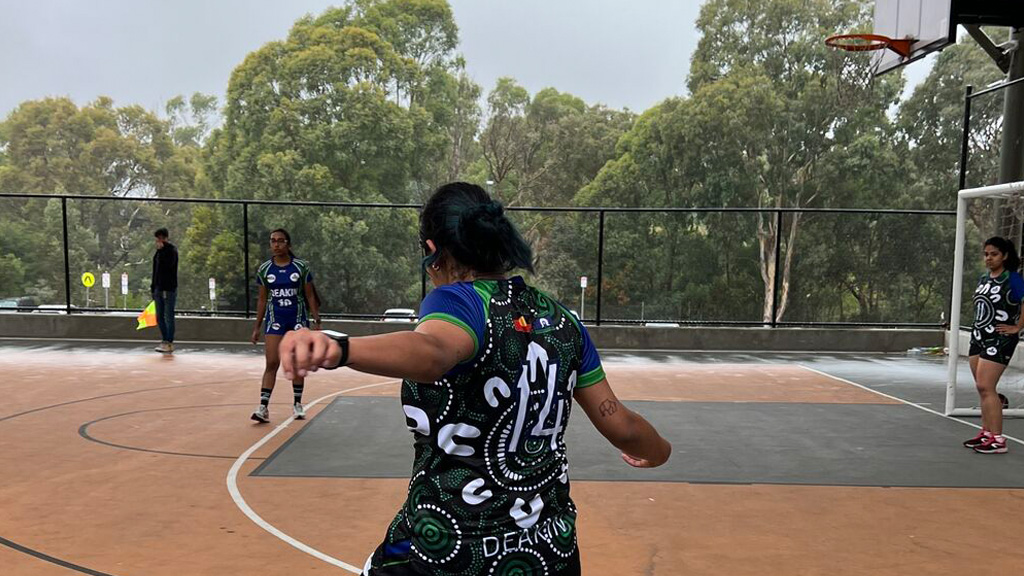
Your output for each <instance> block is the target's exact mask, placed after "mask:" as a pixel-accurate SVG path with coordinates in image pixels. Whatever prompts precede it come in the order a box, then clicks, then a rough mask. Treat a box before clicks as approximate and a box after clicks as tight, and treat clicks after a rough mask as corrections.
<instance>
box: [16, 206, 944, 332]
mask: <svg viewBox="0 0 1024 576" xmlns="http://www.w3.org/2000/svg"><path fill="white" fill-rule="evenodd" d="M0 199H37V200H39V199H42V200H55V199H59V200H60V205H61V218H62V228H63V238H62V244H63V264H64V293H65V308H64V310H63V312H65V313H68V314H72V313H76V312H98V311H109V309H106V308H93V307H77V306H73V305H72V291H71V286H72V282H71V260H70V255H69V233H68V201H69V200H74V201H90V202H96V201H99V202H145V203H151V202H152V203H188V204H214V205H232V206H240V207H241V210H242V238H243V239H244V241H243V242H242V244H243V251H244V252H243V258H242V266H243V270H242V277H243V278H245V310H244V311H243V310H234V311H231V310H228V311H216V312H214V311H211V310H188V309H181V310H179V311H178V312H179V313H181V314H196V315H217V316H241V317H245V318H252V317H253V316H254V311H253V309H252V308H253V307H252V294H251V280H252V279H253V274H252V267H251V266H250V250H249V240H248V239H249V234H250V229H249V214H250V207H252V206H275V207H278V206H280V207H316V208H340V209H364V208H374V209H388V210H416V211H419V210H420V208H421V206H420V205H418V204H383V203H366V202H314V201H283V200H282V201H277V200H242V199H213V198H163V197H107V196H89V195H72V194H52V195H49V194H19V193H0ZM506 210H508V211H512V212H533V213H571V214H596V215H597V221H598V230H597V266H596V267H597V278H596V280H597V282H596V314H595V315H594V316H593V317H585V318H584V321H586V322H587V323H593V324H596V325H601V324H607V323H613V324H643V323H654V322H671V323H673V324H678V325H680V326H709V325H718V326H748V327H754V326H765V327H777V326H816V327H869V326H870V327H903V328H938V327H941V326H942V322H939V321H936V322H902V321H893V322H885V321H879V322H855V321H782V320H778V319H777V318H778V306H779V300H780V294H779V287H780V276H779V275H780V269H781V267H782V265H781V261H780V257H781V254H782V251H783V245H782V238H783V236H784V235H785V234H784V232H785V227H784V218H783V217H784V216H785V215H789V214H801V215H802V214H830V215H871V216H880V215H895V216H938V217H949V218H951V224H952V223H953V222H952V218H953V217H955V216H956V212H955V211H952V210H898V209H872V208H730V207H701V208H616V207H520V206H513V207H507V208H506ZM630 213H660V214H728V213H736V214H753V215H762V216H767V217H770V218H772V219H773V220H774V225H775V230H776V233H775V235H774V259H775V262H774V266H773V269H774V274H775V277H774V281H773V294H772V302H771V319H770V320H766V321H755V320H750V321H746V320H728V319H718V320H687V319H678V318H664V319H655V318H648V319H643V318H641V319H639V320H638V319H636V318H614V317H605V316H604V315H603V313H602V312H603V311H602V305H603V296H604V294H603V292H604V285H605V270H604V266H605V260H606V255H605V248H606V247H605V242H606V216H607V215H609V214H630ZM420 287H421V295H425V294H426V291H427V290H426V275H425V274H421V275H420ZM948 296H949V295H948V294H947V295H946V299H945V302H946V304H947V305H946V306H945V310H948V302H949V297H948ZM15 309H19V308H18V307H15ZM132 311H138V309H137V308H136V309H134V310H132ZM322 316H323V317H325V318H348V319H378V320H379V319H381V314H363V313H360V314H356V313H332V314H322Z"/></svg>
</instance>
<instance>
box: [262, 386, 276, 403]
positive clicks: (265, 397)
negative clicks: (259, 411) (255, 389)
mask: <svg viewBox="0 0 1024 576" xmlns="http://www.w3.org/2000/svg"><path fill="white" fill-rule="evenodd" d="M273 391H274V389H273V388H261V389H260V406H267V405H269V404H270V393H271V392H273Z"/></svg>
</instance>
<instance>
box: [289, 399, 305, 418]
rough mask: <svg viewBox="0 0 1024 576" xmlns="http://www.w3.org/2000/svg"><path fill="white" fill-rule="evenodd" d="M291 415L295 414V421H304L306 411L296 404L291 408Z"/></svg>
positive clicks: (299, 404)
mask: <svg viewBox="0 0 1024 576" xmlns="http://www.w3.org/2000/svg"><path fill="white" fill-rule="evenodd" d="M292 413H293V414H295V419H296V420H305V419H306V409H305V407H303V406H302V404H301V403H299V402H296V403H295V405H294V406H292Z"/></svg>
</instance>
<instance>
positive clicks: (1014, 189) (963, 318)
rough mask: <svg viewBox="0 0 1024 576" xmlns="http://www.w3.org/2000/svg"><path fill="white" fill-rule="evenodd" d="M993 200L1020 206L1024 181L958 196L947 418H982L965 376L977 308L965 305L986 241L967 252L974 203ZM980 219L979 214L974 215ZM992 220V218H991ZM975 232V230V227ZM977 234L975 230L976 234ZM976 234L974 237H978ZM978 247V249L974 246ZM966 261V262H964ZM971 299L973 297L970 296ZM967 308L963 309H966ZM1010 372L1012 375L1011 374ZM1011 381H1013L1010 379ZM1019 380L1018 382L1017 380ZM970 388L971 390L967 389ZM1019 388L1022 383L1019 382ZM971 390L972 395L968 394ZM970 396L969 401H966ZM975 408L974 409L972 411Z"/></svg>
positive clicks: (1017, 412)
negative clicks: (965, 289) (965, 287)
mask: <svg viewBox="0 0 1024 576" xmlns="http://www.w3.org/2000/svg"><path fill="white" fill-rule="evenodd" d="M994 199H1002V201H1003V202H1006V203H1008V204H1009V203H1013V204H1014V205H1017V204H1021V202H1022V200H1024V181H1021V182H1010V183H1007V184H997V185H995V186H984V187H981V188H968V189H964V190H961V191H960V192H959V193H958V194H957V204H956V212H957V214H956V248H955V253H954V258H953V291H952V305H951V306H950V318H949V320H950V321H949V334H948V340H947V341H948V343H949V358H948V365H947V368H948V371H949V372H948V378H947V381H946V414H947V415H950V416H980V415H981V410H980V409H979V408H977V404H978V395H977V393H976V392H974V391H973V388H974V385H973V381H972V380H971V379H970V378H971V377H970V371H969V369H968V370H966V375H965V374H964V373H963V372H964V367H966V366H967V363H966V359H967V353H968V346H969V342H970V337H971V330H972V327H973V325H974V321H975V307H974V305H973V301H968V302H964V277H965V276H966V277H968V278H969V279H970V284H969V286H968V287H967V288H968V289H969V290H970V293H971V294H973V291H974V288H975V284H976V282H975V280H976V278H977V277H978V276H977V275H975V274H973V273H974V272H978V271H977V270H975V264H976V262H978V261H980V257H979V256H978V255H979V254H980V253H981V246H980V242H983V241H984V239H981V240H977V239H975V238H972V241H971V245H972V248H977V250H972V252H967V251H966V248H967V244H968V242H967V235H968V227H969V226H970V225H971V222H972V211H971V210H970V209H969V208H970V207H971V204H972V202H974V203H977V202H979V201H986V200H987V201H992V200H994ZM974 212H975V215H977V212H978V211H977V210H975V211H974ZM989 216H990V215H989ZM990 217H991V216H990ZM972 228H976V227H973V226H972ZM975 232H976V230H975ZM975 235H977V234H972V236H975ZM1011 240H1013V241H1014V245H1016V246H1017V247H1018V249H1020V246H1019V244H1020V238H1011ZM975 244H979V245H978V246H974V245H975ZM965 258H966V260H965ZM968 296H969V297H970V294H969V295H968ZM965 304H966V305H967V308H966V309H964V305H965ZM1008 372H1009V371H1008ZM1007 376H1010V374H1009V373H1008V374H1006V375H1005V376H1004V378H1003V379H1001V380H1000V390H1002V389H1003V384H1004V382H1003V380H1006V379H1007V378H1006V377H1007ZM965 378H966V379H967V381H966V382H962V384H963V385H964V386H962V387H961V389H960V390H959V395H960V401H959V404H958V401H957V398H958V389H957V381H958V379H960V380H963V379H965ZM1011 379H1012V377H1011ZM1018 380H1019V378H1018ZM966 384H970V388H968V387H967V386H966ZM1018 384H1019V382H1018ZM968 390H970V394H965V392H967V391H968ZM964 396H967V398H964ZM969 406H973V407H969ZM1003 414H1004V415H1008V416H1024V408H1019V407H1014V406H1013V405H1012V404H1011V407H1009V408H1007V409H1004V410H1003Z"/></svg>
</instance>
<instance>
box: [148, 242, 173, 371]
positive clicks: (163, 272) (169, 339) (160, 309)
mask: <svg viewBox="0 0 1024 576" xmlns="http://www.w3.org/2000/svg"><path fill="white" fill-rule="evenodd" d="M153 236H156V252H155V253H154V254H153V282H152V284H150V287H149V288H150V291H151V292H152V293H153V301H154V302H156V322H157V325H158V326H159V327H160V335H161V337H163V340H162V341H161V342H160V345H159V346H157V347H156V348H155V350H156V351H157V352H163V353H164V354H171V353H173V352H174V302H175V300H176V299H177V292H178V249H177V248H175V247H174V244H171V243H170V242H169V241H168V240H167V237H168V233H167V228H161V229H159V230H157V231H156V232H154V233H153Z"/></svg>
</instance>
